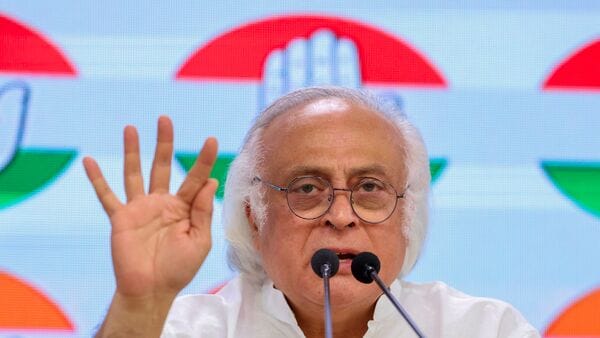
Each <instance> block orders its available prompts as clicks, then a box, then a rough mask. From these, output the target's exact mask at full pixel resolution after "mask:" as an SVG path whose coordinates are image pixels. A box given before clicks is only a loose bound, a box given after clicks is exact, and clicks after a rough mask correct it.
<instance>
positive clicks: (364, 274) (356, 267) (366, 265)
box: [352, 252, 381, 284]
mask: <svg viewBox="0 0 600 338" xmlns="http://www.w3.org/2000/svg"><path fill="white" fill-rule="evenodd" d="M379 269H381V263H380V262H379V258H377V256H375V254H372V253H370V252H361V253H359V254H358V255H356V257H354V259H352V275H354V278H356V279H358V281H359V282H362V283H365V284H369V283H371V282H373V277H371V271H373V270H375V272H377V273H379Z"/></svg>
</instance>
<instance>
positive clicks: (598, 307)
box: [544, 288, 600, 337]
mask: <svg viewBox="0 0 600 338" xmlns="http://www.w3.org/2000/svg"><path fill="white" fill-rule="evenodd" d="M544 337H600V288H599V289H596V290H594V291H592V292H591V293H589V294H587V295H586V296H584V297H583V298H581V299H579V300H577V301H575V303H573V304H571V306H569V307H568V308H567V309H566V310H565V311H563V312H562V313H561V314H560V316H558V318H557V319H555V320H554V322H552V324H550V326H549V327H548V329H547V330H546V332H545V334H544Z"/></svg>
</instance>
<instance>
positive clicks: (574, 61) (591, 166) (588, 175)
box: [541, 39, 600, 217]
mask: <svg viewBox="0 0 600 338" xmlns="http://www.w3.org/2000/svg"><path fill="white" fill-rule="evenodd" d="M543 89H544V90H545V91H569V92H578V93H581V94H582V95H590V94H591V95H594V94H600V39H598V40H595V41H593V42H591V43H589V44H587V45H586V46H583V47H581V48H580V49H579V50H577V51H575V52H574V53H572V55H571V56H569V57H567V58H566V59H565V60H564V61H563V62H561V63H560V64H559V65H558V66H557V67H556V68H555V69H554V70H553V71H552V72H551V74H550V76H549V77H548V78H547V79H546V80H545V81H544V83H543ZM595 160H596V161H594V160H590V161H586V162H582V161H556V160H546V161H542V162H541V166H542V168H543V170H544V171H545V172H546V174H547V176H548V177H549V179H550V180H551V181H552V183H553V184H554V185H555V186H556V187H557V188H558V189H559V190H560V191H561V192H562V193H563V194H564V195H565V196H567V197H568V198H569V199H570V200H572V201H573V202H574V203H575V204H576V205H577V206H579V207H580V208H582V209H583V210H585V211H587V212H589V213H591V214H593V215H595V216H597V217H600V161H598V160H600V159H595Z"/></svg>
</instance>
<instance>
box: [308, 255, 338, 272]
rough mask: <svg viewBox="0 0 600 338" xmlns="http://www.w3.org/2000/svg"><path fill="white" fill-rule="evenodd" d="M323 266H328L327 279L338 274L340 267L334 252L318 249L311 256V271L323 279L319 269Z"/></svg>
mask: <svg viewBox="0 0 600 338" xmlns="http://www.w3.org/2000/svg"><path fill="white" fill-rule="evenodd" d="M325 264H329V269H330V272H329V277H333V276H334V275H335V274H336V273H337V272H338V269H339V267H340V259H339V258H338V256H337V255H336V254H335V252H333V251H331V250H329V249H319V250H317V252H315V254H314V255H313V256H312V259H311V260H310V265H311V266H312V268H313V271H314V272H315V273H316V274H317V275H318V276H319V277H321V278H323V272H322V271H321V267H322V266H323V265H325Z"/></svg>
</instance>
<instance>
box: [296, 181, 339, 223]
mask: <svg viewBox="0 0 600 338" xmlns="http://www.w3.org/2000/svg"><path fill="white" fill-rule="evenodd" d="M332 194H333V190H332V189H331V185H330V184H329V183H328V182H327V181H325V180H324V179H322V178H320V177H313V176H307V177H298V178H296V179H294V180H293V181H292V182H291V183H290V185H289V186H288V191H287V200H288V205H289V206H290V209H291V210H292V212H293V213H294V214H296V215H297V216H298V217H302V218H306V219H314V218H317V217H320V216H322V215H323V214H324V213H325V212H326V211H327V209H328V208H329V202H330V200H331V196H332Z"/></svg>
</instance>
